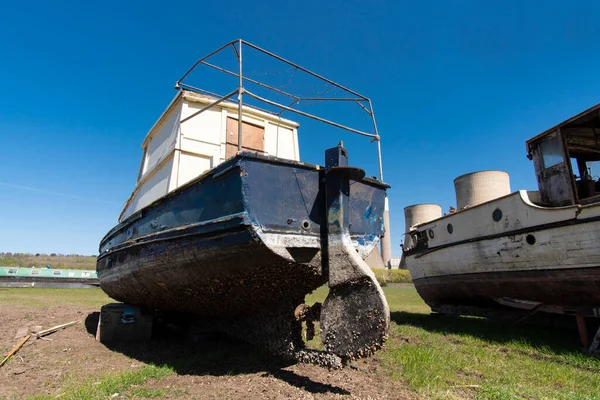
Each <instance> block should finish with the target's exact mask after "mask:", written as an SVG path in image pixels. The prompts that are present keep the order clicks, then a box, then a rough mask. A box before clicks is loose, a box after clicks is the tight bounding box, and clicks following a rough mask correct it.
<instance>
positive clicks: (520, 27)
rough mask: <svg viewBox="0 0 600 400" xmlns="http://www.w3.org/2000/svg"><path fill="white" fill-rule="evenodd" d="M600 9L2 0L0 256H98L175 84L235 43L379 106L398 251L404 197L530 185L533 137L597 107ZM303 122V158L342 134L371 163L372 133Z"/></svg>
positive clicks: (434, 198)
mask: <svg viewBox="0 0 600 400" xmlns="http://www.w3.org/2000/svg"><path fill="white" fill-rule="evenodd" d="M598 15H600V3H598V2H595V1H583V0H582V1H576V2H571V4H567V2H564V1H529V2H523V1H479V0H473V1H451V2H447V1H433V2H414V1H413V2H408V1H389V2H381V1H373V2H368V1H349V0H345V1H333V0H332V1H318V2H316V1H302V2H299V1H276V2H251V1H243V2H236V1H229V2H216V1H213V2H208V1H202V2H200V1H192V2H184V1H181V2H156V1H144V2H134V1H125V2H116V1H115V2H113V1H106V2H82V1H77V2H66V1H59V2H54V3H52V2H45V1H44V2H38V1H30V2H9V3H7V2H5V3H4V4H3V5H2V11H1V12H0V37H1V38H2V39H1V40H0V52H1V53H0V54H1V57H0V146H1V147H0V148H1V152H0V157H1V158H0V251H13V252H46V253H50V252H60V253H82V254H96V253H97V245H98V242H99V240H100V239H101V237H102V236H103V235H104V234H105V233H106V231H107V230H108V229H110V228H111V227H112V226H113V225H114V224H115V223H116V218H117V216H118V214H119V212H120V209H121V205H122V204H123V202H124V201H125V200H126V199H127V197H128V196H129V194H130V193H131V191H132V189H133V187H134V183H135V178H136V174H137V170H138V166H139V159H140V157H141V151H140V144H141V142H142V139H143V137H144V136H145V135H146V133H147V131H148V129H149V128H150V127H151V125H152V124H153V123H154V121H155V120H156V119H157V117H158V116H159V115H160V113H161V112H162V111H163V110H164V108H165V107H166V105H167V104H168V103H169V101H170V100H171V98H172V97H173V96H174V94H175V91H174V90H173V84H174V82H175V81H176V80H177V78H178V77H179V76H180V75H181V74H182V73H183V72H184V71H185V70H186V69H187V68H188V67H189V66H190V64H192V63H193V62H194V61H195V60H196V59H197V58H198V57H199V56H201V55H203V54H205V53H207V52H209V51H211V50H213V49H214V48H216V47H218V46H219V45H221V44H222V43H224V42H226V41H229V40H233V39H236V38H240V37H241V38H244V39H246V40H248V41H249V42H251V43H255V44H257V45H259V46H262V47H264V48H266V49H269V50H271V51H274V52H276V53H278V54H280V55H282V56H284V57H287V58H289V59H291V60H294V61H296V62H298V63H300V64H302V65H304V66H306V67H309V68H311V69H313V70H315V71H317V72H319V73H321V74H323V75H325V76H327V77H330V78H332V79H334V80H336V81H338V82H340V83H342V84H344V85H347V86H349V87H351V88H353V89H356V90H357V91H358V92H360V93H363V94H365V95H367V96H369V97H370V98H371V99H372V100H373V105H374V108H375V111H376V115H377V119H378V124H379V129H380V133H381V136H382V146H383V157H384V174H385V178H386V179H385V180H386V181H387V182H389V183H390V184H391V185H392V186H393V189H392V190H391V191H390V192H389V196H390V202H391V216H392V226H393V228H392V240H393V249H394V254H395V255H399V254H400V247H399V243H400V241H401V240H402V232H403V228H404V218H403V208H404V207H405V206H406V205H410V204H414V203H421V202H436V203H439V204H442V205H443V207H444V209H447V208H448V206H450V205H453V204H454V203H455V198H454V187H453V183H452V180H453V179H454V178H455V177H457V176H458V175H461V174H463V173H467V172H472V171H476V170H482V169H503V170H506V171H508V172H509V173H510V176H511V185H512V188H513V190H516V189H535V188H536V183H535V180H534V175H533V168H532V165H531V163H530V161H528V160H527V159H526V157H525V147H524V142H525V140H526V139H527V138H529V137H531V136H533V135H535V134H537V133H539V132H541V131H543V130H545V129H546V128H549V127H550V126H552V125H554V124H556V123H558V122H560V121H562V120H564V119H566V118H567V117H569V116H571V115H573V114H575V113H577V112H579V111H582V110H583V109H585V108H587V107H589V106H591V105H593V104H596V103H598V102H600V79H599V77H598V71H600V40H599V38H600V23H599V22H598ZM259 67H260V66H259ZM201 83H202V82H199V84H200V85H201ZM229 90H230V89H229ZM300 122H301V123H302V124H303V125H302V127H301V130H300V151H301V155H302V157H303V159H305V160H306V161H310V162H319V163H321V160H322V158H323V150H324V149H325V148H327V147H331V146H333V145H335V144H336V143H337V140H339V139H343V140H344V141H345V142H348V143H349V144H348V147H349V150H350V158H351V161H352V160H353V162H352V163H354V164H358V165H359V166H361V167H363V168H365V169H367V171H368V173H369V174H370V175H375V174H376V173H377V168H376V159H375V157H374V155H375V153H374V146H373V145H370V146H369V142H368V140H365V139H362V138H350V137H351V136H352V135H351V134H348V133H345V132H338V134H337V135H334V136H330V137H323V136H321V135H320V134H319V131H318V130H313V128H312V127H313V125H311V124H310V123H304V122H303V121H300ZM303 128H304V129H303ZM359 143H360V144H359Z"/></svg>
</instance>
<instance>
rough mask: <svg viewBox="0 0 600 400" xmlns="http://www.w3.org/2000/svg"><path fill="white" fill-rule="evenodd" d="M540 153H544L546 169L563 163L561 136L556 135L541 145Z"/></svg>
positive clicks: (543, 158)
mask: <svg viewBox="0 0 600 400" xmlns="http://www.w3.org/2000/svg"><path fill="white" fill-rule="evenodd" d="M540 152H541V153H542V160H543V162H544V168H550V167H552V166H554V165H556V164H560V163H561V162H563V153H562V144H561V142H560V136H559V135H554V136H552V137H550V138H548V139H546V140H544V141H543V142H542V143H540Z"/></svg>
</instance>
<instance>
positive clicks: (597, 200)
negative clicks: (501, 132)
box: [404, 105, 600, 316]
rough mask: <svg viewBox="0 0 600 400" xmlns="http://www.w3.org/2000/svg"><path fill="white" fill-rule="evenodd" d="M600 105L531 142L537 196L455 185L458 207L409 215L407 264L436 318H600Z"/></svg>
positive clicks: (486, 176)
mask: <svg viewBox="0 0 600 400" xmlns="http://www.w3.org/2000/svg"><path fill="white" fill-rule="evenodd" d="M599 117H600V105H597V106H595V107H592V108H590V109H588V110H586V111H584V112H582V113H580V114H578V115H576V116H574V117H572V118H570V119H568V120H566V121H564V122H562V123H560V124H558V125H557V126H555V127H553V128H551V129H549V130H547V131H545V132H543V133H541V134H540V135H537V136H535V137H534V138H532V139H530V140H528V141H527V152H528V157H529V159H530V160H533V166H534V169H535V174H536V177H537V182H538V188H539V190H538V191H526V190H520V191H517V192H514V193H511V191H510V185H509V183H508V175H507V174H506V173H502V172H499V171H485V172H480V173H475V174H469V175H465V176H462V177H459V178H457V179H456V180H455V187H456V196H457V207H456V210H451V211H452V212H450V213H449V214H447V215H444V216H442V212H441V208H440V207H439V206H436V205H431V204H430V205H416V206H410V207H407V208H406V209H405V214H406V216H407V234H408V238H407V239H406V241H405V243H404V258H405V262H406V265H407V267H408V268H409V269H410V272H411V275H412V277H413V280H414V283H415V286H416V288H417V290H418V292H419V294H420V295H421V297H423V299H424V300H425V301H426V302H427V304H428V305H430V306H431V308H432V309H433V310H434V311H439V312H450V313H463V314H477V313H478V311H477V310H483V309H487V310H490V309H498V308H499V307H500V308H506V307H510V308H512V309H521V310H526V311H538V310H539V311H548V312H556V313H572V314H577V315H582V316H596V315H599V313H598V311H599V310H600V309H599V308H598V307H600V180H599V179H598V175H594V174H599V173H600V169H599V164H598V161H600V141H599V138H600V118H599Z"/></svg>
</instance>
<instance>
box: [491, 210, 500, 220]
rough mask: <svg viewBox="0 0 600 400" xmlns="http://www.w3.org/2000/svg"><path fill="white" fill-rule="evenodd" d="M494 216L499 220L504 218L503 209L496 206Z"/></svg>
mask: <svg viewBox="0 0 600 400" xmlns="http://www.w3.org/2000/svg"><path fill="white" fill-rule="evenodd" d="M492 218H493V219H494V221H496V222H499V221H500V220H501V219H502V210H501V209H499V208H496V209H495V210H494V212H493V213H492Z"/></svg>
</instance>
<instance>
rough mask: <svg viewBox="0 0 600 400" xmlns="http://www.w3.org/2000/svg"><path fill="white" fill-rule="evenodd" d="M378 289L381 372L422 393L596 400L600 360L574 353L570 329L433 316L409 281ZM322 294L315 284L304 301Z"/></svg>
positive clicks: (575, 345) (576, 347) (576, 345)
mask: <svg viewBox="0 0 600 400" xmlns="http://www.w3.org/2000/svg"><path fill="white" fill-rule="evenodd" d="M384 292H385V294H386V298H387V300H388V304H389V306H390V310H391V318H392V326H391V330H390V338H389V340H388V342H387V343H386V347H385V349H384V350H383V351H381V352H379V353H378V354H377V357H379V358H380V359H381V361H382V366H383V370H384V371H385V372H384V373H385V374H386V375H388V376H389V377H391V378H392V379H394V380H398V381H401V382H402V383H404V384H406V385H407V386H408V387H409V388H411V389H413V390H415V391H416V392H418V393H420V394H422V395H425V396H426V397H431V398H434V399H437V398H439V399H442V398H444V399H454V398H475V399H590V400H591V399H600V360H598V359H596V358H591V357H588V356H586V355H583V354H581V353H580V351H579V341H578V336H577V332H576V331H575V330H573V331H560V330H554V329H544V328H538V327H531V326H510V327H502V326H500V325H498V324H496V323H493V322H491V321H488V320H485V319H482V318H473V317H460V318H456V317H444V316H431V315H429V312H430V310H429V307H427V305H426V304H425V303H423V301H422V300H421V298H420V297H419V296H418V294H417V293H416V291H415V289H414V288H413V287H410V286H407V287H386V288H384ZM326 296H327V288H325V287H324V288H319V289H318V290H317V291H315V292H314V293H312V294H311V295H310V296H307V299H306V301H307V303H312V302H315V301H323V299H324V298H325V297H326ZM573 324H575V322H573Z"/></svg>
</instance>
